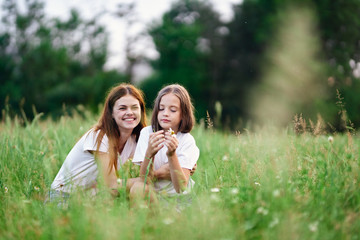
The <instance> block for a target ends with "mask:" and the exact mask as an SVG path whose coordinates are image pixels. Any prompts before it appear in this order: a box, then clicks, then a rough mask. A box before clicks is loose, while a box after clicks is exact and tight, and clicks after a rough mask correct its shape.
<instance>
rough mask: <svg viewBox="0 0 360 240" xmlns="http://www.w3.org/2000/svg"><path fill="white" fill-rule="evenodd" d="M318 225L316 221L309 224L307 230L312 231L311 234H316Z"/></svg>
mask: <svg viewBox="0 0 360 240" xmlns="http://www.w3.org/2000/svg"><path fill="white" fill-rule="evenodd" d="M318 225H319V222H318V221H316V222H313V223H310V224H309V230H310V231H312V232H316V231H317V230H318Z"/></svg>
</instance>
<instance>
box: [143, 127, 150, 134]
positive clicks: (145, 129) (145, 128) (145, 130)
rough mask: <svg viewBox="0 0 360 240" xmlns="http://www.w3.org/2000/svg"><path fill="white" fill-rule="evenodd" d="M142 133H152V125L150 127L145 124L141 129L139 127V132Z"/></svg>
mask: <svg viewBox="0 0 360 240" xmlns="http://www.w3.org/2000/svg"><path fill="white" fill-rule="evenodd" d="M144 133H146V134H150V133H152V127H151V126H147V127H144V128H143V129H141V132H140V134H144Z"/></svg>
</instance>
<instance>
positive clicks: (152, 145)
mask: <svg viewBox="0 0 360 240" xmlns="http://www.w3.org/2000/svg"><path fill="white" fill-rule="evenodd" d="M164 141H165V137H164V130H160V131H157V132H154V133H151V134H150V136H149V144H148V148H147V150H146V157H148V158H152V157H154V156H155V154H156V153H157V152H158V151H159V150H160V149H161V148H162V147H163V146H164V144H163V143H164Z"/></svg>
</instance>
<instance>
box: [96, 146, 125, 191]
mask: <svg viewBox="0 0 360 240" xmlns="http://www.w3.org/2000/svg"><path fill="white" fill-rule="evenodd" d="M92 154H94V152H92ZM97 157H98V158H99V162H100V166H101V173H102V176H103V178H104V182H105V184H106V186H107V187H108V188H109V189H110V193H111V195H113V196H114V197H116V196H118V194H119V192H118V190H117V189H118V187H119V185H118V182H117V177H116V173H115V168H114V166H111V170H110V171H109V162H110V155H109V154H108V153H103V152H99V153H98V154H97Z"/></svg>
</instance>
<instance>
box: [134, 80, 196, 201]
mask: <svg viewBox="0 0 360 240" xmlns="http://www.w3.org/2000/svg"><path fill="white" fill-rule="evenodd" d="M194 122H195V118H194V114H193V105H192V103H191V99H190V96H189V94H188V92H187V91H186V89H185V88H184V87H182V86H180V85H178V84H173V85H169V86H167V87H165V88H163V89H162V90H160V92H159V93H158V96H157V98H156V99H155V104H154V111H153V114H152V119H151V126H149V127H146V128H144V129H143V130H142V131H141V133H140V138H139V141H138V145H137V147H136V151H135V155H134V158H133V162H134V163H137V164H140V178H141V181H137V182H135V183H134V184H133V185H132V186H131V188H130V200H135V199H136V198H138V197H144V196H146V194H147V193H149V192H150V201H156V197H155V195H154V194H153V192H154V191H155V192H161V193H166V194H167V195H170V196H171V195H175V194H177V193H181V192H184V191H189V190H190V188H191V186H192V185H193V183H194V182H193V181H192V180H191V179H190V172H191V169H192V168H193V167H194V165H195V164H196V162H197V160H198V158H199V149H198V147H197V146H196V143H195V140H194V138H193V136H192V135H191V134H190V131H191V129H192V128H193V126H194ZM163 166H168V168H169V170H170V176H169V177H168V178H165V179H160V180H158V179H157V181H155V180H156V178H158V176H157V173H156V170H158V169H160V168H161V167H163ZM145 178H146V185H145V186H144V182H145ZM148 180H149V181H148ZM144 189H145V192H144ZM144 193H145V195H144Z"/></svg>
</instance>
